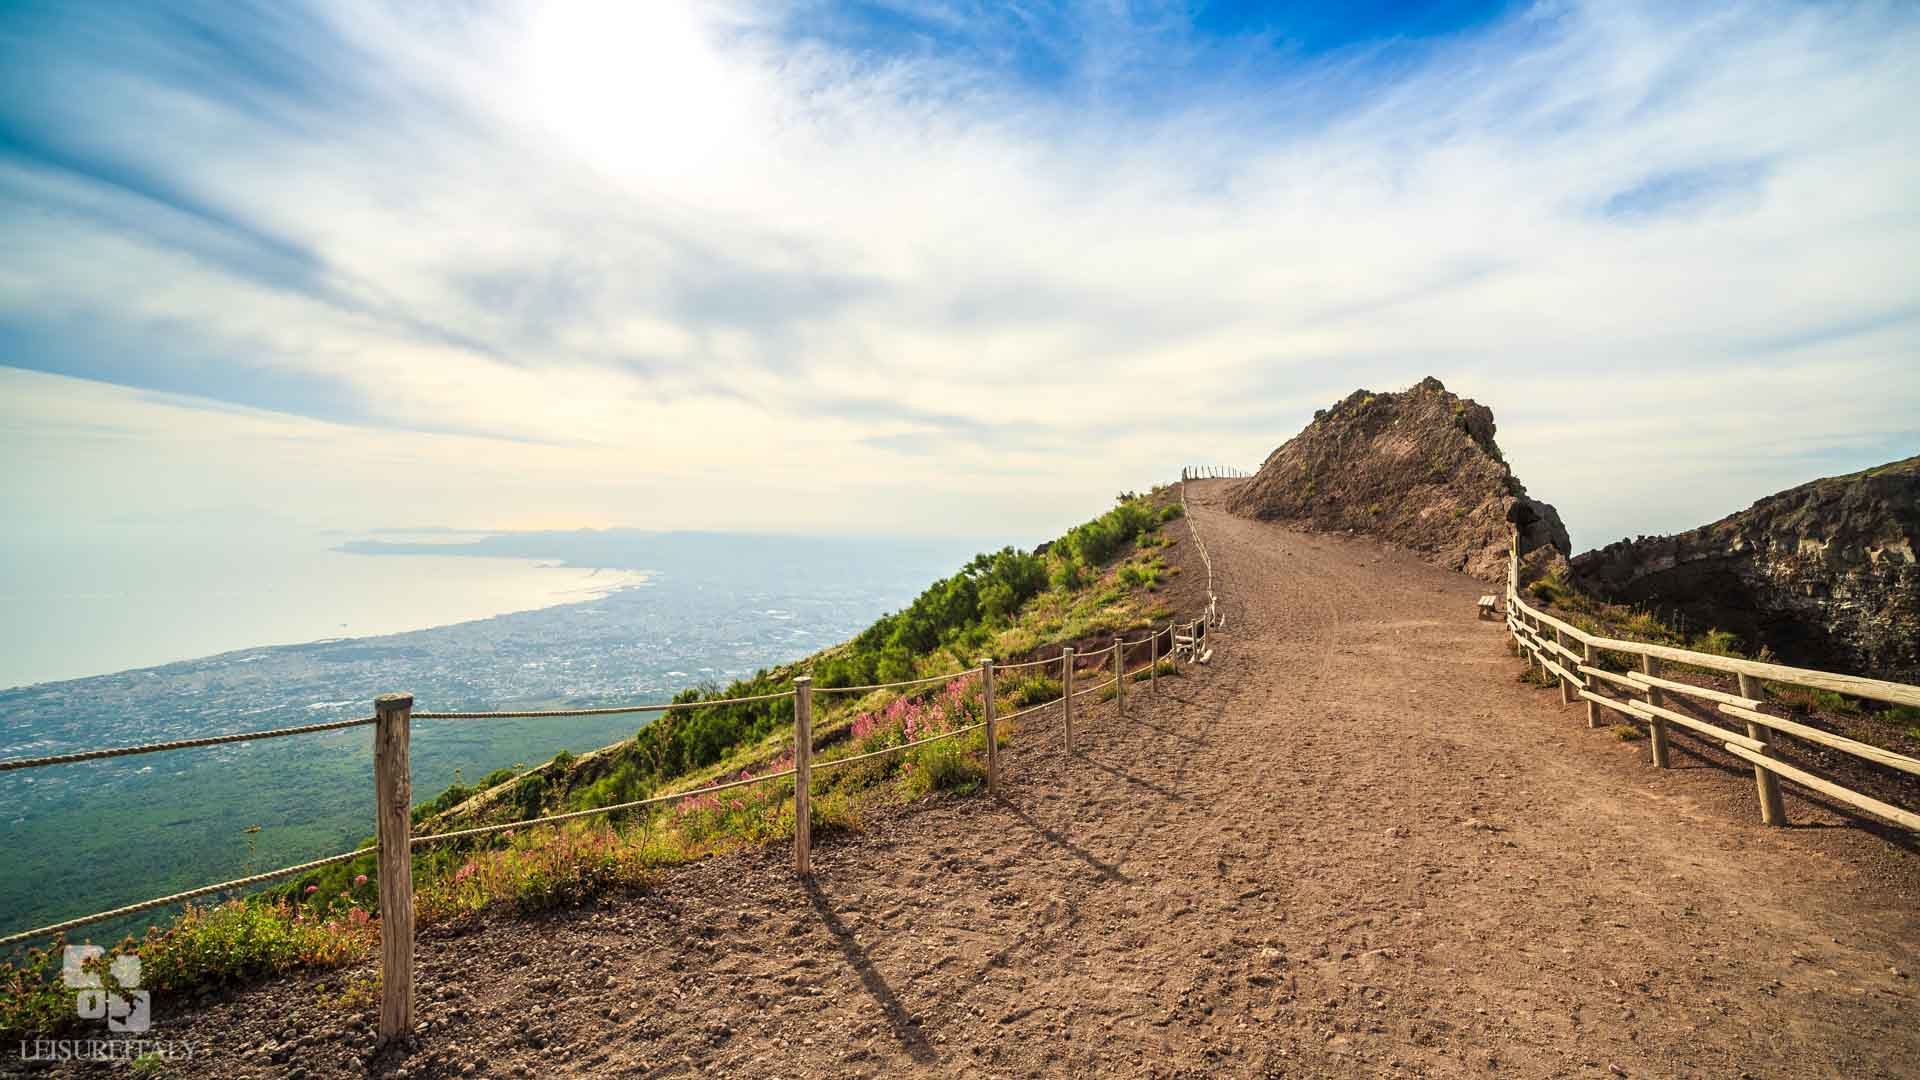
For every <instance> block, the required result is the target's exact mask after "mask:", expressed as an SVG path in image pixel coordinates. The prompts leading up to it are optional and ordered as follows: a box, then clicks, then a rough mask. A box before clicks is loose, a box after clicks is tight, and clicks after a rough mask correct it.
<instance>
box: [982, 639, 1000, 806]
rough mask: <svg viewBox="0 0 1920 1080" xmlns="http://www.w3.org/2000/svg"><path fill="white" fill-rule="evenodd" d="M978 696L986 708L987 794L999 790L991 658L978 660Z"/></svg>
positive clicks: (994, 793) (996, 792)
mask: <svg viewBox="0 0 1920 1080" xmlns="http://www.w3.org/2000/svg"><path fill="white" fill-rule="evenodd" d="M980 697H981V700H982V701H983V702H984V703H985V705H986V709H987V794H989V795H997V794H999V792H1000V731H999V728H998V726H997V725H995V724H994V717H993V713H994V708H993V658H992V657H986V658H984V659H982V660H981V661H980Z"/></svg>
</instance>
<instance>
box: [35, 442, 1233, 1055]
mask: <svg viewBox="0 0 1920 1080" xmlns="http://www.w3.org/2000/svg"><path fill="white" fill-rule="evenodd" d="M1192 471H1193V470H1183V471H1182V481H1183V483H1182V488H1181V504H1182V508H1183V510H1184V508H1185V498H1186V489H1185V485H1184V481H1185V480H1186V479H1188V476H1189V473H1190V472H1192ZM1209 472H1210V474H1212V475H1227V470H1209ZM1189 528H1190V530H1191V525H1190V526H1189ZM1192 535H1193V536H1194V540H1195V543H1196V547H1197V549H1198V550H1199V551H1200V553H1201V560H1202V562H1203V563H1205V564H1206V567H1207V583H1208V590H1207V605H1208V607H1207V613H1206V614H1205V615H1203V616H1202V617H1200V618H1197V619H1194V620H1192V621H1189V622H1184V623H1182V622H1169V623H1167V624H1165V625H1163V626H1157V627H1154V626H1150V627H1148V630H1147V634H1146V636H1144V637H1141V638H1137V639H1135V640H1132V641H1128V640H1125V639H1123V638H1122V637H1120V636H1118V635H1116V636H1115V637H1114V639H1113V641H1112V642H1111V643H1109V644H1108V645H1107V646H1105V647H1104V648H1100V649H1094V650H1091V651H1088V652H1076V650H1074V649H1073V648H1071V647H1068V648H1064V649H1062V650H1061V653H1060V655H1059V656H1058V657H1049V658H1046V659H1041V660H1028V661H1021V662H1019V663H1013V664H1006V665H999V664H997V663H996V662H995V661H993V660H991V659H984V660H982V661H981V662H980V664H979V666H978V667H976V668H965V669H962V670H960V671H954V672H948V673H946V674H942V675H933V676H927V677H924V678H915V679H906V680H900V681H896V682H883V683H874V684H871V685H866V686H835V687H815V686H814V685H813V679H812V677H811V676H807V675H802V676H798V677H796V678H795V679H794V681H793V684H792V687H791V689H788V690H783V691H778V692H774V693H767V694H756V695H752V696H747V697H738V698H720V699H712V700H701V701H685V702H661V703H648V704H635V705H616V706H606V707H591V708H577V709H567V708H563V709H503V710H489V711H431V710H420V711H415V710H414V708H413V705H414V702H413V698H412V696H411V695H405V694H387V695H383V696H381V697H379V698H377V699H376V700H375V702H374V715H372V716H366V717H357V718H354V719H349V720H334V721H328V722H324V723H318V724H303V725H299V726H294V727H285V728H275V729H269V730H265V731H252V732H244V733H237V734H231V735H215V736H208V737H205V738H195V739H179V740H173V741H170V742H159V743H151V744H147V745H141V746H126V747H111V748H102V749H97V750H83V751H78V752H74V753H67V754H52V755H45V756H40V757H22V758H12V759H8V760H4V761H0V772H6V771H13V770H19V769H31V768H40V767H44V766H52V765H64V764H72V763H76V762H85V761H96V760H103V759H109V758H117V757H124V756H129V755H134V754H149V753H157V752H159V751H163V750H185V749H191V748H195V747H205V746H218V745H223V744H228V743H239V742H248V741H253V740H260V739H273V738H282V737H286V736H290V735H306V734H315V733H321V732H328V731H340V730H345V729H348V728H355V727H365V726H369V725H370V726H372V727H373V729H374V731H373V750H374V754H373V756H374V787H375V793H374V794H375V799H374V802H375V807H376V819H375V825H376V841H375V844H374V846H372V847H369V848H362V849H359V850H356V851H350V852H343V853H340V854H337V855H330V856H327V857H325V858H321V859H313V860H310V861H307V862H302V863H297V864H294V865H291V866H285V867H281V868H279V869H277V870H269V871H266V872H264V873H259V874H251V875H248V876H246V877H240V878H235V879H233V880H230V881H222V882H219V883H217V884H213V885H205V886H201V887H199V888H194V889H189V890H186V891H184V892H176V893H172V894H170V895H167V896H160V897H154V898H153V899H150V900H143V901H140V902H139V903H135V904H127V905H124V906H121V907H116V908H112V909H110V910H107V911H101V912H97V913H95V914H92V915H86V916H83V917H80V918H75V919H67V920H64V921H61V922H57V923H52V924H50V925H47V926H41V927H36V928H34V929H31V930H25V931H21V932H18V933H13V934H8V935H6V936H4V937H0V947H6V946H12V945H17V944H20V943H22V942H27V941H32V940H35V939H43V938H49V937H52V936H54V935H57V934H63V933H65V932H67V931H70V930H74V929H78V928H80V927H83V926H89V925H93V924H96V923H102V922H108V921H111V920H114V919H119V918H123V917H126V916H129V915H136V914H139V913H141V912H144V911H151V910H153V909H155V908H162V907H166V906H168V905H171V904H179V903H184V902H186V901H189V900H194V899H198V898H200V897H204V896H211V895H215V894H220V893H237V892H239V891H240V890H243V889H246V888H248V887H250V886H253V885H259V884H264V883H266V882H270V881H275V880H279V879H283V878H288V877H293V876H296V875H299V874H303V873H307V872H309V871H312V870H317V869H320V868H323V867H327V866H331V865H334V864H336V863H342V862H347V861H349V860H352V859H357V858H361V857H365V856H371V857H373V858H374V859H375V860H377V864H378V877H379V884H378V888H379V901H378V910H379V911H380V913H381V917H380V920H379V921H380V942H381V961H380V964H381V1003H380V1023H379V1032H380V1039H381V1041H382V1042H385V1041H388V1040H390V1039H393V1038H395V1037H397V1036H399V1035H402V1034H404V1033H405V1032H408V1031H410V1030H412V1028H413V1014H414V1000H413V999H414V995H413V942H414V933H413V919H414V911H413V869H412V868H413V863H412V852H413V849H415V848H423V847H427V846H430V845H434V844H442V843H448V842H452V841H457V840H465V839H473V838H477V837H483V836H491V835H496V834H499V833H504V832H508V831H511V830H515V829H527V828H532V827H534V826H542V825H555V824H559V823H563V822H568V821H575V820H579V819H583V818H590V817H600V816H605V815H609V814H616V813H620V812H623V811H629V810H638V809H642V808H646V807H652V806H659V805H663V804H668V803H676V802H680V801H682V800H686V799H693V798H699V797H702V796H706V795H711V794H716V793H718V792H722V791H727V790H730V789H733V788H738V787H745V786H747V785H750V784H762V783H769V782H773V781H779V780H785V779H789V778H791V779H792V780H793V782H794V791H793V798H794V810H795V814H794V869H795V872H796V873H798V874H799V875H801V876H802V877H807V876H811V874H812V865H811V846H812V815H811V802H810V790H811V779H812V773H813V771H814V770H815V769H818V770H819V771H822V772H825V771H829V770H832V769H837V768H841V767H843V766H848V765H853V764H855V763H858V762H861V761H867V760H871V759H874V758H878V757H883V756H886V755H890V754H896V753H901V752H904V751H909V750H912V749H914V748H916V747H921V746H926V745H929V744H931V743H937V742H941V741H944V740H948V739H954V738H958V737H960V736H962V735H966V734H970V733H972V732H975V731H982V730H984V731H985V733H986V756H987V770H986V771H987V780H986V783H987V790H988V792H989V793H994V794H997V793H998V791H999V787H1000V768H999V751H1000V745H999V744H1000V740H999V736H998V730H997V728H998V725H999V724H1001V723H1005V722H1009V721H1013V720H1018V719H1020V718H1022V717H1026V716H1030V715H1033V714H1035V713H1038V712H1040V711H1042V710H1044V709H1049V708H1053V707H1055V706H1056V705H1057V706H1059V707H1060V710H1061V718H1062V719H1063V720H1064V722H1065V738H1066V748H1067V751H1068V752H1069V753H1071V752H1073V748H1074V739H1073V730H1074V728H1073V722H1074V714H1075V711H1076V710H1075V702H1076V700H1077V699H1079V698H1082V697H1085V696H1086V695H1088V694H1093V693H1101V692H1104V691H1107V690H1109V689H1111V690H1112V691H1113V699H1114V704H1115V710H1116V712H1117V714H1118V715H1119V716H1120V717H1122V718H1124V717H1125V716H1126V715H1127V699H1128V698H1129V697H1130V696H1131V694H1130V692H1129V691H1128V690H1127V683H1129V682H1131V681H1135V680H1137V679H1138V678H1139V677H1140V675H1141V673H1143V672H1144V673H1146V676H1147V678H1148V679H1149V680H1150V681H1151V683H1152V685H1151V687H1150V689H1152V690H1157V689H1158V678H1159V674H1160V671H1161V666H1162V663H1163V661H1171V662H1173V663H1174V664H1175V665H1176V666H1177V665H1178V664H1179V663H1180V661H1181V659H1182V657H1183V656H1184V658H1185V659H1186V660H1187V662H1189V663H1200V662H1204V661H1205V660H1206V659H1207V658H1208V657H1209V656H1210V655H1211V650H1210V649H1208V648H1207V645H1208V639H1209V638H1210V634H1209V632H1208V627H1209V625H1210V624H1214V620H1215V619H1216V617H1217V603H1216V598H1215V596H1214V593H1213V565H1212V560H1211V557H1210V556H1209V555H1208V554H1207V552H1206V548H1205V545H1204V544H1202V543H1201V542H1200V538H1199V534H1198V532H1197V530H1193V531H1192ZM1162 641H1168V642H1169V645H1170V647H1169V648H1168V649H1167V650H1166V651H1165V652H1163V651H1162V649H1161V643H1162ZM1140 645H1146V646H1148V648H1149V656H1148V661H1147V663H1146V664H1145V665H1144V666H1142V667H1135V668H1131V669H1129V668H1128V667H1127V653H1128V650H1129V649H1133V648H1135V647H1137V646H1140ZM1109 654H1111V657H1112V659H1111V662H1110V664H1109V662H1108V661H1107V657H1108V656H1109ZM1090 661H1091V662H1095V663H1094V665H1093V666H1094V670H1096V671H1099V670H1101V669H1104V668H1107V667H1109V666H1110V667H1111V669H1112V675H1111V676H1110V677H1108V678H1106V679H1104V680H1102V681H1099V682H1096V683H1094V684H1093V685H1091V686H1087V687H1085V688H1082V689H1079V690H1075V688H1074V685H1073V684H1074V679H1075V676H1076V673H1077V669H1078V668H1079V667H1080V666H1081V665H1083V664H1086V663H1088V662H1090ZM1056 665H1057V666H1058V668H1059V670H1060V678H1061V692H1060V694H1059V696H1057V697H1054V698H1050V699H1048V700H1047V701H1043V702H1039V703H1037V704H1035V705H1032V706H1029V707H1027V708H1024V709H1020V710H1018V711H1015V712H1011V713H1007V714H1005V715H1004V716H1003V715H999V714H998V705H997V702H996V700H995V699H996V694H995V690H994V683H995V676H996V675H997V674H1002V673H1005V672H1008V671H1022V670H1026V669H1029V668H1041V669H1046V668H1050V667H1053V666H1056ZM969 677H977V678H978V679H979V680H980V681H981V685H982V703H983V705H982V708H983V712H984V719H982V720H980V721H979V722H976V723H973V724H968V725H966V726H963V727H959V728H956V729H955V730H953V731H948V732H942V733H940V734H938V735H933V736H928V737H926V738H922V739H914V740H910V741H907V742H904V743H902V744H900V745H897V746H888V747H882V748H879V749H876V750H871V751H867V752H863V753H859V754H854V755H851V756H847V757H839V758H830V759H825V760H821V761H818V762H817V763H816V762H815V761H814V756H815V752H814V748H813V732H812V725H813V695H814V694H815V693H816V692H818V693H831V694H848V693H865V692H870V691H874V690H910V689H914V688H919V687H926V686H929V685H933V684H937V683H949V682H952V681H954V680H956V679H964V678H969ZM777 700H791V701H792V702H793V705H794V742H793V748H794V764H793V767H791V768H788V769H784V770H781V771H778V772H772V773H766V774H763V775H757V776H744V777H741V778H739V779H736V780H730V781H726V782H723V783H716V784H709V785H707V786H704V787H698V788H692V789H689V790H686V791H678V792H672V793H669V794H663V795H653V796H649V797H648V798H644V799H635V800H631V801H628V802H622V803H616V804H613V805H609V806H600V807H594V808H592V809H587V810H576V811H571V812H567V813H560V814H550V815H546V816H544V817H537V818H529V819H525V820H521V821H513V822H505V823H500V824H494V825H481V826H476V827H473V828H468V829H458V830H454V831H451V832H444V833H429V834H423V835H419V836H414V835H412V826H413V822H412V816H411V815H412V806H411V799H410V792H411V790H412V784H411V760H410V759H411V741H412V735H411V732H412V722H413V721H414V720H494V719H543V718H556V717H573V716H617V715H622V714H628V713H665V712H670V711H673V710H697V709H704V708H713V707H722V706H731V705H749V704H756V703H761V702H768V701H777Z"/></svg>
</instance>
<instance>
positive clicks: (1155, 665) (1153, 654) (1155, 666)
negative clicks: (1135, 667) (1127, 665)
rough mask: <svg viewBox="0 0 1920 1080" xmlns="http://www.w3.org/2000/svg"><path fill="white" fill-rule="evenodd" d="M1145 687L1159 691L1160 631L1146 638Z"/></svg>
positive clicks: (1155, 631) (1155, 691)
mask: <svg viewBox="0 0 1920 1080" xmlns="http://www.w3.org/2000/svg"><path fill="white" fill-rule="evenodd" d="M1147 689H1148V690H1151V691H1152V692H1154V693H1156V694H1157V693H1159V692H1160V631H1158V630H1154V631H1153V633H1152V635H1151V636H1150V637H1148V638H1147Z"/></svg>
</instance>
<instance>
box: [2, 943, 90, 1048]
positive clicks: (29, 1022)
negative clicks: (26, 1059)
mask: <svg viewBox="0 0 1920 1080" xmlns="http://www.w3.org/2000/svg"><path fill="white" fill-rule="evenodd" d="M65 944H66V942H65V939H64V938H57V939H55V940H54V942H53V944H52V945H51V946H49V947H47V948H45V949H40V948H33V949H28V950H27V951H26V954H25V956H23V957H22V958H21V960H20V962H19V963H18V964H15V963H11V962H7V963H0V1036H4V1037H6V1038H7V1039H16V1038H24V1037H30V1036H34V1035H43V1034H48V1033H51V1032H55V1031H59V1030H60V1029H62V1028H63V1027H66V1026H67V1025H70V1024H72V1023H73V1022H74V1021H75V1020H76V1019H78V1018H77V1016H76V1015H75V1013H74V1009H73V1005H74V995H73V991H71V990H69V989H67V988H66V985H65V984H64V983H62V982H61V981H60V970H61V961H62V958H63V953H62V946H64V945H65Z"/></svg>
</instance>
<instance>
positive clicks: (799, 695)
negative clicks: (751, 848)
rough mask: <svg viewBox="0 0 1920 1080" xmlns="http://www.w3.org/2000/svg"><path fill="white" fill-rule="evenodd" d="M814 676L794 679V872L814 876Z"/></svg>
mask: <svg viewBox="0 0 1920 1080" xmlns="http://www.w3.org/2000/svg"><path fill="white" fill-rule="evenodd" d="M812 779H813V676H811V675H802V676H800V677H798V678H796V679H794V680H793V872H794V873H796V874H798V875H800V876H801V877H803V878H805V877H812V876H813V792H812V790H810V784H811V782H812Z"/></svg>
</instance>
